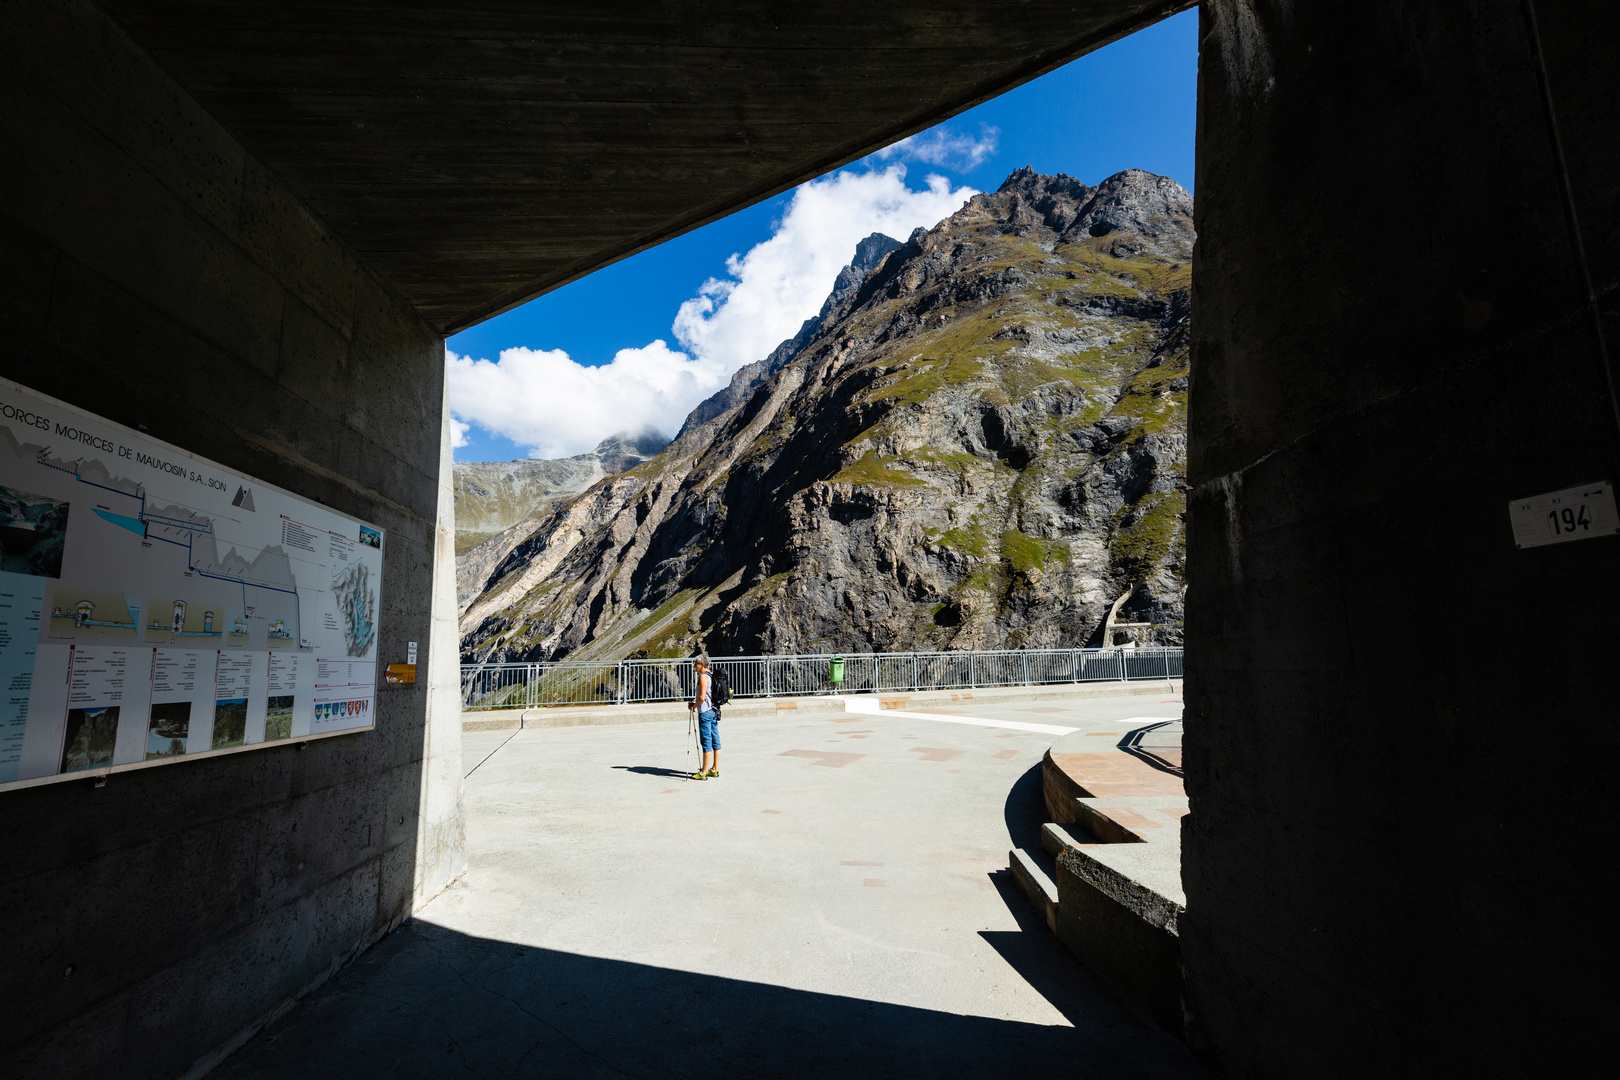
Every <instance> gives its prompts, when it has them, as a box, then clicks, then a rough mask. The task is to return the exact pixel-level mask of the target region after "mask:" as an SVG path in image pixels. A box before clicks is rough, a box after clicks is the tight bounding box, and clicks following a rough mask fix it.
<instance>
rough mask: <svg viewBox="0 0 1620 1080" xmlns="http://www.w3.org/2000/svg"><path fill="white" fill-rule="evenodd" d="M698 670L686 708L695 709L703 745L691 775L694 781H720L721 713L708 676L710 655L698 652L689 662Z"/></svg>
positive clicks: (711, 678)
mask: <svg viewBox="0 0 1620 1080" xmlns="http://www.w3.org/2000/svg"><path fill="white" fill-rule="evenodd" d="M692 667H693V669H695V670H696V671H697V693H696V696H695V697H694V698H693V699H692V702H691V704H689V705H687V706H686V707H687V709H688V710H689V711H690V710H693V709H695V710H697V717H698V738H699V739H700V740H701V741H702V745H703V760H702V761H701V762H700V763H699V764H700V768H699V769H698V771H697V772H695V773H693V774H692V779H694V780H718V779H719V778H720V710H719V708H718V707H717V705H718V703H717V702H716V701H715V694H714V678H713V677H712V676H711V675H710V674H709V654H708V653H699V654H698V655H697V657H696V658H694V659H693V661H692Z"/></svg>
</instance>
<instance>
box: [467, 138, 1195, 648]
mask: <svg viewBox="0 0 1620 1080" xmlns="http://www.w3.org/2000/svg"><path fill="white" fill-rule="evenodd" d="M1191 211H1192V199H1191V196H1190V195H1188V194H1187V193H1186V192H1185V191H1184V190H1183V189H1181V188H1180V187H1179V185H1176V184H1175V183H1174V181H1171V180H1168V179H1167V178H1164V177H1157V176H1154V175H1152V174H1149V173H1145V172H1141V171H1140V170H1126V171H1125V172H1122V173H1118V174H1115V175H1114V176H1112V177H1109V178H1108V179H1107V180H1105V181H1103V182H1102V183H1101V184H1099V185H1097V186H1096V187H1090V186H1088V185H1085V184H1083V183H1081V182H1080V181H1078V180H1075V179H1074V178H1072V177H1066V176H1057V177H1044V176H1040V175H1038V174H1035V173H1034V172H1033V171H1032V170H1029V169H1021V170H1017V171H1015V172H1014V173H1013V174H1011V175H1010V176H1009V177H1008V178H1007V181H1006V182H1005V183H1003V184H1002V185H1001V187H1000V188H999V189H998V190H997V191H996V192H994V193H987V194H980V195H976V196H974V197H973V198H972V199H970V200H969V201H968V203H967V204H966V205H965V206H964V207H962V209H961V210H959V211H957V212H956V213H955V214H953V215H951V216H950V217H949V218H947V219H945V220H944V221H943V222H941V223H940V224H939V225H936V226H935V227H934V228H933V229H929V230H917V231H916V232H914V233H913V234H912V235H911V236H910V237H909V238H908V239H907V240H906V241H905V242H904V243H897V242H895V241H893V240H892V238H887V237H883V238H881V240H882V241H886V243H882V242H879V243H876V244H874V245H873V246H872V250H871V252H870V253H869V254H868V256H867V257H866V259H865V260H864V261H866V262H869V263H870V265H869V266H868V267H867V268H866V270H865V271H864V273H862V272H860V271H859V270H858V269H856V268H857V266H858V264H859V263H860V262H862V261H863V260H862V258H861V252H860V251H859V249H858V251H857V256H856V259H855V260H852V263H851V267H850V268H848V269H849V270H850V272H849V273H848V275H840V279H839V282H838V283H836V284H835V287H834V289H833V291H832V293H831V294H830V295H829V297H828V300H827V302H826V304H824V305H823V308H822V311H821V313H819V314H818V316H816V317H815V318H814V319H812V320H807V322H806V324H805V326H804V327H802V328H801V330H800V332H799V333H798V334H797V335H795V337H794V338H791V339H789V341H787V342H784V343H783V345H782V346H780V347H779V348H778V349H777V350H776V351H775V352H773V353H772V355H771V356H770V357H767V358H764V359H763V360H761V361H759V362H757V364H756V365H750V366H749V368H745V369H744V370H743V371H740V372H739V373H738V374H737V376H735V377H734V378H733V380H732V383H731V385H730V386H728V387H727V388H726V389H725V390H723V391H721V392H720V393H719V394H717V395H715V396H714V397H712V398H711V399H709V401H708V402H705V403H704V404H703V405H700V406H699V407H698V408H697V409H695V410H694V411H693V413H692V414H691V415H690V416H689V417H688V419H687V422H686V424H684V425H683V427H682V430H681V431H680V432H679V433H678V434H677V437H676V438H675V440H673V441H672V442H671V443H670V445H669V446H668V447H666V448H665V449H664V451H663V452H662V453H660V454H659V455H658V456H657V457H655V458H653V459H651V460H649V461H646V462H644V463H642V464H641V465H638V466H636V467H634V468H632V469H630V470H629V471H627V472H625V473H622V474H620V475H618V476H615V477H610V478H607V479H604V480H601V481H598V482H596V483H595V484H594V485H593V486H592V487H590V488H589V489H587V490H586V491H584V492H581V493H580V494H578V495H576V496H574V497H572V498H571V499H569V500H568V501H567V502H565V503H563V504H562V505H560V506H558V507H557V508H556V509H555V511H554V512H552V513H551V514H550V515H549V516H547V517H546V518H545V520H544V521H543V522H541V523H540V524H539V525H538V526H537V527H536V528H535V529H533V530H532V531H531V532H530V533H529V534H528V535H526V536H525V537H524V538H523V539H522V540H521V541H520V542H519V543H516V544H514V545H512V547H511V548H510V549H509V550H508V551H507V552H506V554H505V555H504V557H503V558H502V559H501V560H500V561H499V563H498V564H497V565H495V566H493V567H492V568H491V569H490V571H489V573H488V574H487V576H486V577H485V587H484V588H483V589H481V590H480V594H479V595H478V596H477V597H476V599H474V600H473V601H472V602H471V603H470V604H469V605H468V606H467V608H466V610H465V612H464V614H463V617H462V631H463V643H462V644H463V652H464V656H465V658H467V659H475V660H477V659H549V658H556V657H561V656H582V657H584V656H591V657H603V658H607V657H612V656H615V655H626V654H631V653H641V652H645V653H649V654H653V655H660V654H664V655H672V654H676V653H681V652H684V651H687V650H689V649H691V648H693V647H697V646H698V645H700V644H701V645H707V647H709V648H710V649H711V650H713V651H718V652H731V653H735V652H791V651H819V650H821V649H832V648H836V649H844V650H857V649H867V648H871V649H879V650H883V649H889V650H901V649H911V648H990V647H1006V646H1016V645H1078V644H1085V643H1087V641H1089V640H1092V639H1094V638H1095V637H1096V636H1097V634H1098V632H1099V631H1100V628H1101V626H1102V623H1103V620H1104V619H1105V618H1106V616H1107V612H1108V610H1109V609H1110V608H1111V607H1112V606H1113V604H1114V602H1115V601H1116V600H1119V599H1120V597H1121V596H1122V595H1125V594H1126V593H1127V592H1129V598H1128V599H1127V600H1126V601H1125V603H1124V611H1123V614H1124V615H1125V616H1126V617H1128V618H1131V619H1133V620H1135V621H1144V622H1151V623H1156V624H1158V626H1159V627H1160V629H1159V631H1158V632H1159V634H1160V636H1161V639H1163V640H1170V639H1173V638H1175V637H1176V636H1177V635H1178V634H1179V630H1177V629H1176V624H1177V622H1178V620H1179V617H1180V607H1181V592H1182V588H1183V583H1182V580H1181V577H1180V573H1181V565H1180V559H1181V551H1182V544H1183V542H1184V541H1183V538H1182V523H1181V515H1182V511H1183V508H1184V505H1185V480H1184V471H1185V464H1184V462H1185V447H1186V436H1185V396H1186V391H1187V376H1188V371H1187V366H1186V364H1187V332H1186V325H1187V311H1188V309H1189V307H1190V302H1189V271H1190V262H1191V255H1192V245H1193V234H1192V213H1191ZM872 239H873V238H871V237H869V238H868V240H872ZM863 243H865V241H863ZM891 244H892V245H894V246H892V247H889V245H891ZM879 248H887V250H883V251H881V253H879V252H878V250H877V249H879ZM750 369H752V370H750Z"/></svg>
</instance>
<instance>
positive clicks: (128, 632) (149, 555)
mask: <svg viewBox="0 0 1620 1080" xmlns="http://www.w3.org/2000/svg"><path fill="white" fill-rule="evenodd" d="M382 556H383V533H382V530H381V529H377V528H374V527H372V526H371V525H368V524H366V523H365V522H362V521H357V520H355V519H354V518H351V517H347V516H345V515H343V514H339V513H337V512H336V511H333V510H331V509H329V508H327V507H324V506H321V505H320V504H318V503H313V502H310V501H309V500H307V499H301V498H298V497H297V496H295V495H290V494H288V493H287V492H285V491H282V490H280V489H279V488H275V487H271V486H269V485H267V484H261V483H259V482H258V481H256V480H253V479H252V478H250V477H246V476H242V475H240V474H237V473H233V472H231V471H229V470H227V469H223V468H221V467H220V466H218V465H215V464H214V463H213V462H210V461H205V460H203V459H201V458H198V457H196V456H194V455H192V454H188V453H186V452H185V451H184V450H180V449H177V448H175V447H173V446H169V445H168V444H166V443H161V442H158V441H157V440H155V439H150V438H147V437H146V436H144V435H141V434H139V433H138V432H134V431H130V430H129V429H128V428H125V427H121V426H119V425H117V424H113V423H109V422H108V421H106V420H101V419H98V418H96V417H94V416H91V415H89V414H87V413H84V412H82V411H80V410H78V409H75V408H73V407H72V406H70V405H65V404H63V403H62V402H59V401H56V400H55V399H53V398H48V397H45V396H44V395H42V394H37V393H34V392H33V391H30V390H27V389H25V388H23V387H20V386H18V385H17V384H16V383H13V382H10V381H7V380H4V379H0V790H3V789H4V788H6V787H13V786H20V785H28V784H35V783H39V782H41V781H44V780H52V779H66V778H70V777H73V776H75V775H78V776H83V775H86V774H94V773H106V772H117V771H120V770H122V769H126V768H142V767H146V766H148V765H158V764H163V763H166V762H173V761H177V760H180V759H182V758H186V757H195V756H197V755H200V754H214V753H230V752H234V751H237V750H242V749H247V748H251V747H255V746H262V745H265V744H268V743H273V742H278V741H282V740H286V739H300V738H312V737H317V736H321V735H327V734H333V733H337V732H342V731H353V730H357V729H362V728H369V727H372V726H373V724H374V720H375V716H376V693H377V598H378V596H379V594H380V591H381V584H382Z"/></svg>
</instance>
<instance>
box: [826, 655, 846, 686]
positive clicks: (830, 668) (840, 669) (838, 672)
mask: <svg viewBox="0 0 1620 1080" xmlns="http://www.w3.org/2000/svg"><path fill="white" fill-rule="evenodd" d="M827 681H828V682H830V683H841V682H843V681H844V658H843V657H842V656H835V657H833V658H832V659H831V660H829V661H827Z"/></svg>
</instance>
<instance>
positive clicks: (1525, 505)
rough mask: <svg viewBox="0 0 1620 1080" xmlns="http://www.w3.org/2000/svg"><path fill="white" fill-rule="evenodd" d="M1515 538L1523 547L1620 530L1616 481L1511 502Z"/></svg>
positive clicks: (1585, 537) (1602, 534)
mask: <svg viewBox="0 0 1620 1080" xmlns="http://www.w3.org/2000/svg"><path fill="white" fill-rule="evenodd" d="M1508 517H1509V518H1510V519H1511V520H1512V522H1513V540H1514V542H1515V543H1517V544H1518V545H1519V546H1520V547H1521V548H1527V547H1540V546H1542V545H1543V544H1565V543H1568V542H1569V541H1571V540H1589V539H1591V538H1592V537H1594V536H1613V535H1615V534H1616V533H1620V516H1617V515H1616V513H1615V508H1614V485H1613V484H1610V483H1609V482H1608V481H1604V482H1602V483H1598V484H1585V485H1583V486H1581V487H1573V488H1566V489H1565V490H1563V491H1554V492H1552V493H1550V494H1547V495H1535V496H1532V497H1530V498H1528V499H1515V500H1514V501H1513V502H1510V503H1508Z"/></svg>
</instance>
